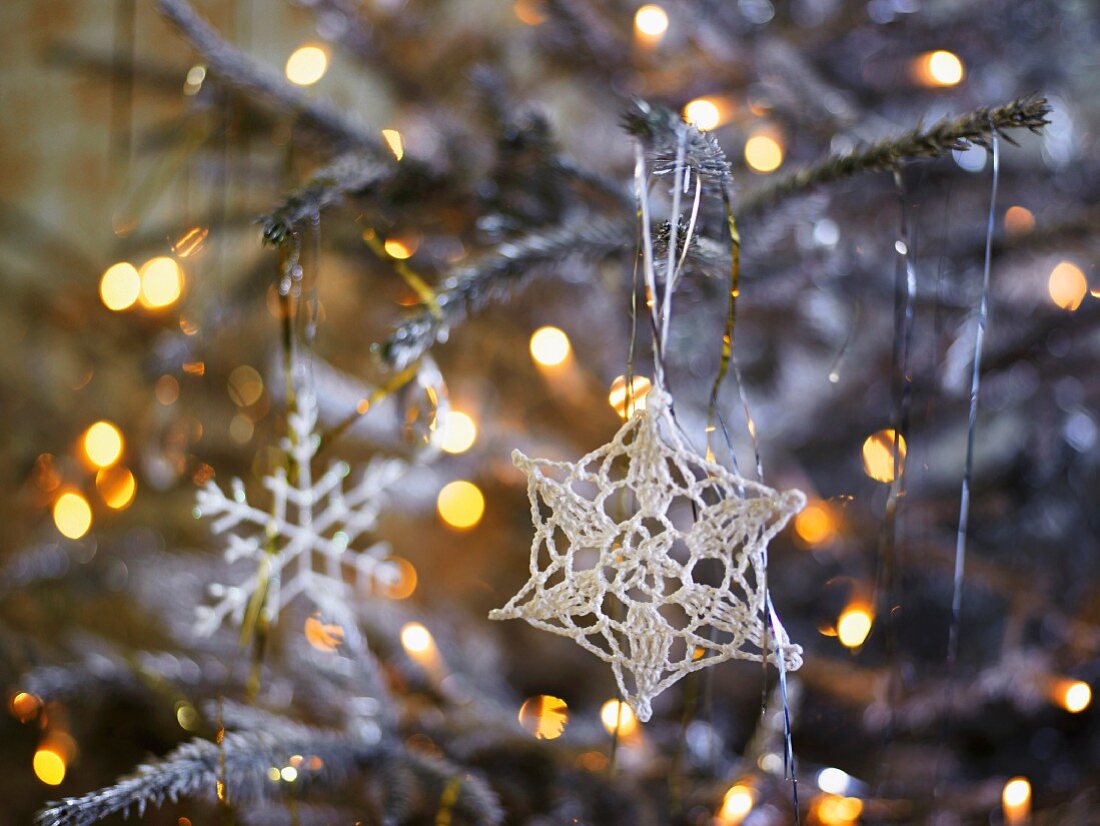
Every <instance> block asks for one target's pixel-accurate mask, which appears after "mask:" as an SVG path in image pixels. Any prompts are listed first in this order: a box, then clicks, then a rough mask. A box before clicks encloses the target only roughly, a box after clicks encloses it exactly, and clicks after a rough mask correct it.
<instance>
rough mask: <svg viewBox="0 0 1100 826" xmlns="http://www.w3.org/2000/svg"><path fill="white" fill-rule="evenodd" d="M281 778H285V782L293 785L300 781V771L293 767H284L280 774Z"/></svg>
mask: <svg viewBox="0 0 1100 826" xmlns="http://www.w3.org/2000/svg"><path fill="white" fill-rule="evenodd" d="M279 776H280V777H282V778H283V782H285V783H293V782H294V781H295V780H297V779H298V770H297V769H296V768H294V767H293V766H283V769H282V771H280V772H279Z"/></svg>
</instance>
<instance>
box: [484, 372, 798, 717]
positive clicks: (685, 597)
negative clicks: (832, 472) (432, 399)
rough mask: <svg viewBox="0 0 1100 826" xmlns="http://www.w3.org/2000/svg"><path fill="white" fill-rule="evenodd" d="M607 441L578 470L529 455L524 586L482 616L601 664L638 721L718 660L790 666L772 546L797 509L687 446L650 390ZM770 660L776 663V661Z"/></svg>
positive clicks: (794, 496) (522, 464)
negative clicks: (564, 642) (568, 646)
mask: <svg viewBox="0 0 1100 826" xmlns="http://www.w3.org/2000/svg"><path fill="white" fill-rule="evenodd" d="M646 401H647V404H646V407H645V408H644V409H639V410H638V411H637V412H636V413H635V415H634V416H633V417H632V418H631V419H630V420H629V421H627V422H626V423H625V424H624V425H623V427H622V428H621V429H620V430H619V432H618V433H617V434H616V435H615V437H614V439H613V440H612V441H611V442H610V443H609V444H607V445H604V446H603V447H601V448H599V449H597V450H595V451H593V452H592V453H589V454H588V455H587V456H585V457H583V458H582V459H581V460H580V461H578V462H576V463H572V462H550V461H545V460H538V459H529V458H528V457H526V456H524V455H523V454H521V453H519V452H518V451H517V452H516V453H514V454H513V459H514V461H515V463H516V465H517V466H518V467H519V468H520V469H521V470H523V472H524V473H525V474H526V475H527V479H528V495H529V497H530V500H531V516H532V521H533V522H534V525H535V537H534V540H533V542H532V546H531V562H530V571H531V578H530V580H529V581H528V582H527V583H526V584H525V585H524V586H523V588H522V589H521V590H520V591H519V593H517V594H516V595H515V596H514V597H513V598H512V599H511V600H510V601H509V602H508V604H507V605H506V606H505V607H504V608H502V609H498V610H496V611H493V612H492V613H491V614H490V615H489V616H490V618H491V619H498V620H503V619H525V620H526V621H527V622H529V623H530V624H531V625H533V626H535V627H537V628H541V629H543V630H546V631H550V632H551V633H554V634H559V635H562V636H566V637H570V638H571V639H573V640H574V641H575V642H577V643H578V644H579V645H580V646H582V647H583V648H585V649H586V650H588V651H590V652H591V653H593V654H595V655H596V656H598V657H600V658H601V659H602V660H604V661H605V662H608V663H610V664H611V667H612V671H613V672H614V674H615V680H616V682H617V683H618V686H619V690H620V691H621V692H622V695H623V697H624V698H625V699H626V700H627V701H628V702H629V703H630V704H631V706H633V708H634V711H635V713H636V714H637V715H638V717H639V719H641V720H643V721H645V720H648V719H649V717H650V715H651V714H652V707H651V701H652V700H653V698H654V697H656V696H657V695H658V694H660V693H661V692H662V691H664V690H665V689H666V688H668V687H669V686H671V685H672V684H673V683H675V682H676V681H678V680H680V679H681V678H682V677H684V676H685V675H687V674H689V673H691V672H692V671H696V670H698V669H700V668H705V667H706V666H708V665H714V664H716V663H719V662H723V661H725V660H728V659H745V660H756V661H760V660H764V659H766V660H767V661H769V662H772V663H775V664H776V665H782V666H783V667H784V668H786V669H796V668H798V667H799V666H800V665H801V664H802V656H801V651H802V649H801V648H799V647H798V646H797V645H794V644H792V643H791V642H790V639H789V638H788V637H787V634H786V631H785V630H784V629H783V627H782V625H780V624H779V623H778V621H777V622H775V623H774V631H771V630H765V628H766V623H767V622H768V615H767V614H768V612H767V593H766V585H765V569H766V564H767V559H766V553H767V543H768V541H769V540H770V539H771V538H772V537H773V536H774V535H775V534H776V533H778V532H779V531H780V530H781V529H782V528H783V526H784V525H785V524H786V523H787V520H788V519H790V517H791V516H792V515H793V514H795V513H797V512H798V511H799V510H800V509H801V508H802V507H803V505H804V504H805V496H803V494H802V493H801V492H799V491H787V492H785V493H779V492H777V491H775V490H773V489H771V488H769V487H766V486H764V485H761V484H758V483H756V482H752V481H749V480H747V479H742V478H741V477H739V476H737V475H735V474H733V473H731V472H730V471H728V470H726V469H725V468H723V467H721V466H720V465H717V464H715V463H713V462H708V461H706V460H704V459H702V458H700V457H698V456H697V455H695V454H694V453H692V452H691V451H689V450H687V449H686V448H685V447H684V446H683V444H682V442H681V440H680V438H679V437H678V435H677V433H676V427H675V424H674V422H673V421H672V417H671V413H670V411H669V400H668V397H667V396H666V395H665V394H664V392H663V391H661V390H659V389H654V390H653V391H652V392H651V393H650V394H649V395H648V396H647V398H646ZM777 658H779V660H777Z"/></svg>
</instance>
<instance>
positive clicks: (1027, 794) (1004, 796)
mask: <svg viewBox="0 0 1100 826" xmlns="http://www.w3.org/2000/svg"><path fill="white" fill-rule="evenodd" d="M1001 806H1002V808H1003V809H1004V815H1005V823H1006V824H1022V823H1025V822H1026V821H1027V819H1028V816H1029V815H1030V814H1031V783H1029V782H1028V780H1027V778H1026V777H1013V778H1012V779H1011V780H1009V781H1008V782H1007V783H1005V786H1004V789H1003V790H1002V791H1001Z"/></svg>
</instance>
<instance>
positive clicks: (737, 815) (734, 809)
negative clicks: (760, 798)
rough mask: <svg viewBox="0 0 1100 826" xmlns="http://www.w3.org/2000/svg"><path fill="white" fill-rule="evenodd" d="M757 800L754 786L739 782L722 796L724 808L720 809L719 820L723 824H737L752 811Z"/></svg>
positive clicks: (735, 825) (724, 825)
mask: <svg viewBox="0 0 1100 826" xmlns="http://www.w3.org/2000/svg"><path fill="white" fill-rule="evenodd" d="M755 802H756V793H755V792H754V791H753V790H752V787H750V786H746V785H745V784H743V783H737V784H735V785H733V786H730V788H729V789H728V790H727V791H726V793H725V795H724V796H723V797H722V808H720V809H719V810H718V822H719V823H720V824H722V826H737V824H739V823H741V822H742V821H743V820H744V819H745V818H746V817H747V816H748V814H749V812H751V811H752V807H753V804H754V803H755Z"/></svg>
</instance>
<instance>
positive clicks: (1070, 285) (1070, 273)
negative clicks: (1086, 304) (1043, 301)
mask: <svg viewBox="0 0 1100 826" xmlns="http://www.w3.org/2000/svg"><path fill="white" fill-rule="evenodd" d="M1047 290H1048V291H1049V292H1050V300H1051V301H1053V302H1054V303H1055V304H1057V305H1058V306H1059V307H1061V308H1062V309H1063V310H1069V311H1070V312H1071V313H1072V312H1073V311H1074V310H1076V309H1077V308H1078V307H1080V306H1081V302H1082V301H1084V300H1085V293H1087V292H1088V291H1089V282H1088V280H1087V279H1086V278H1085V274H1084V273H1083V272H1081V268H1080V267H1078V266H1077V265H1076V264H1072V263H1070V262H1069V261H1062V262H1060V263H1059V264H1058V266H1056V267H1055V268H1054V269H1053V270H1051V272H1050V280H1049V281H1048V282H1047Z"/></svg>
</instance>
